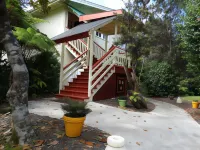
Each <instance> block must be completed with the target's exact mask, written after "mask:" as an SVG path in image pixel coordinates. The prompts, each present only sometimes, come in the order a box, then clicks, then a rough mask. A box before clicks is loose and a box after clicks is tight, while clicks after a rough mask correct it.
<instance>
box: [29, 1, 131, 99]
mask: <svg viewBox="0 0 200 150" xmlns="http://www.w3.org/2000/svg"><path fill="white" fill-rule="evenodd" d="M50 7H51V11H50V12H49V13H48V14H46V15H44V14H42V13H41V12H39V11H37V10H36V11H32V12H31V13H32V14H33V15H34V16H37V17H40V18H43V19H45V20H47V22H46V23H40V24H37V25H36V27H37V28H38V29H39V30H40V31H41V32H43V33H44V34H46V35H47V36H48V37H49V38H52V40H54V41H55V42H56V43H57V46H56V48H57V49H58V51H59V52H60V56H61V60H60V61H61V69H60V92H59V94H57V95H56V96H57V97H70V98H72V99H76V100H82V101H91V100H94V101H97V100H102V99H108V98H113V97H117V96H122V95H125V94H126V89H127V80H126V75H125V72H124V69H123V65H124V63H127V64H128V67H129V68H131V60H130V58H128V57H126V53H125V51H124V50H123V49H121V48H119V47H117V46H115V45H113V44H114V41H115V39H116V38H117V36H118V33H119V32H120V29H119V27H120V23H119V22H118V21H117V20H116V15H117V14H122V10H112V9H110V8H107V7H104V6H101V5H97V4H95V3H91V2H88V1H86V0H70V1H68V2H63V1H62V0H55V1H52V2H51V3H50ZM130 71H131V69H130Z"/></svg>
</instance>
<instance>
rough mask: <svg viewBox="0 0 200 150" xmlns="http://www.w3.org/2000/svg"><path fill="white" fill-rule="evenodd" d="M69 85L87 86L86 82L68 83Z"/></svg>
mask: <svg viewBox="0 0 200 150" xmlns="http://www.w3.org/2000/svg"><path fill="white" fill-rule="evenodd" d="M69 86H81V87H83V86H84V87H88V83H73V82H71V83H69Z"/></svg>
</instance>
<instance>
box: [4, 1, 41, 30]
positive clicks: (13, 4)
mask: <svg viewBox="0 0 200 150" xmlns="http://www.w3.org/2000/svg"><path fill="white" fill-rule="evenodd" d="M6 7H7V9H8V16H9V19H10V21H11V25H12V26H17V27H23V28H28V27H33V25H34V24H36V23H41V22H44V20H42V19H39V18H35V17H32V16H31V15H30V14H29V13H28V12H25V11H24V10H23V9H22V3H20V1H19V0H6Z"/></svg>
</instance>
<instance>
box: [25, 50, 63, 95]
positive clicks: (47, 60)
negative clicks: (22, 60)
mask: <svg viewBox="0 0 200 150" xmlns="http://www.w3.org/2000/svg"><path fill="white" fill-rule="evenodd" d="M27 67H28V69H29V77H30V84H29V95H30V96H33V97H37V95H43V94H54V93H57V92H58V90H59V73H60V64H59V62H58V58H57V55H55V54H54V53H53V52H42V53H41V54H39V55H37V56H35V57H32V58H31V59H29V60H28V61H27Z"/></svg>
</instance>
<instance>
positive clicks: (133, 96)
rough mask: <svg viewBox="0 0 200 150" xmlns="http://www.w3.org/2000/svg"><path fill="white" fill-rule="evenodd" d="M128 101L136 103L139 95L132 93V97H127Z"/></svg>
mask: <svg viewBox="0 0 200 150" xmlns="http://www.w3.org/2000/svg"><path fill="white" fill-rule="evenodd" d="M129 99H130V100H131V101H134V102H137V101H138V100H140V95H139V93H137V92H134V91H133V92H132V95H131V96H130V97H129Z"/></svg>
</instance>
